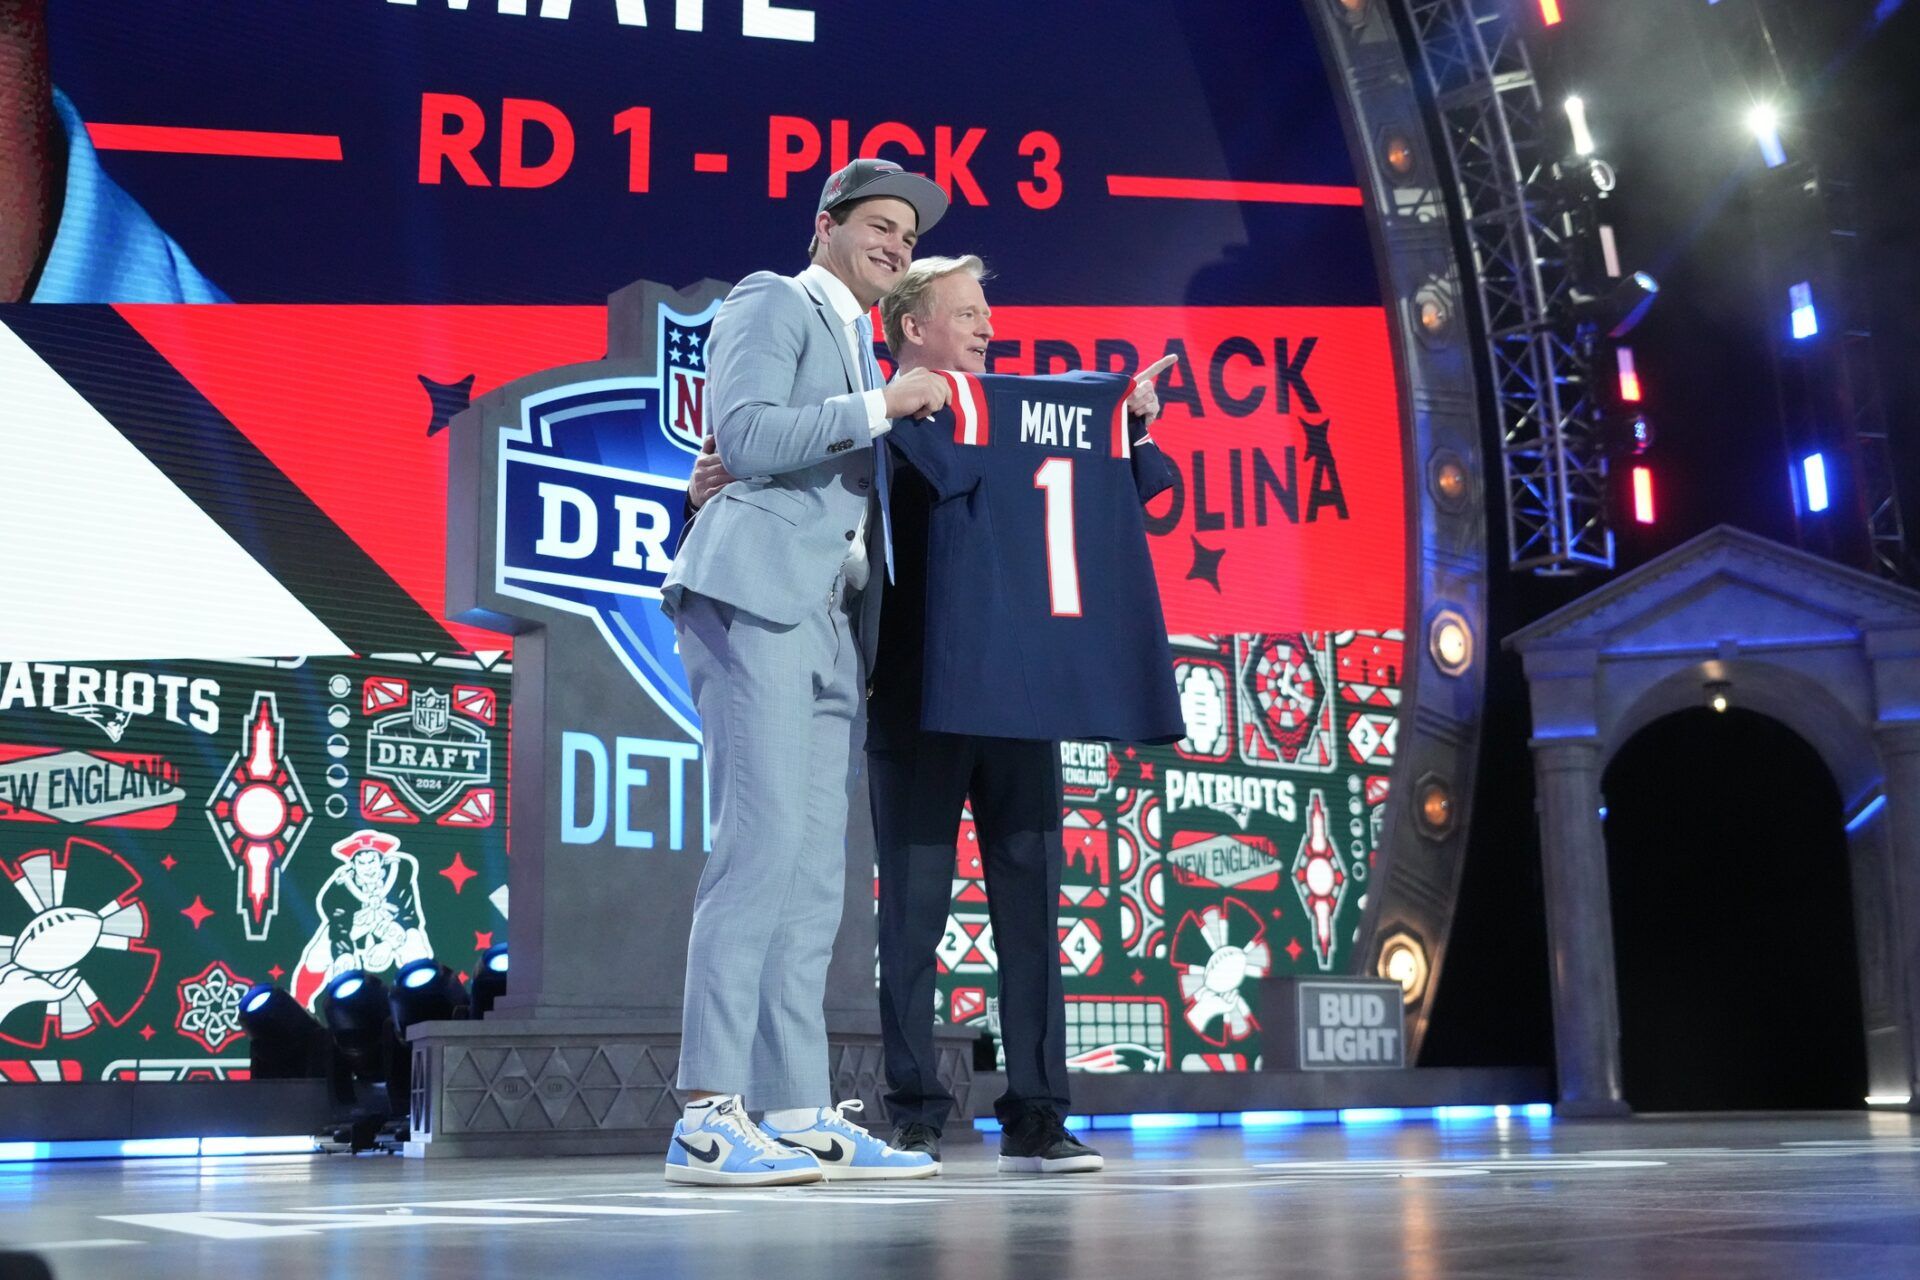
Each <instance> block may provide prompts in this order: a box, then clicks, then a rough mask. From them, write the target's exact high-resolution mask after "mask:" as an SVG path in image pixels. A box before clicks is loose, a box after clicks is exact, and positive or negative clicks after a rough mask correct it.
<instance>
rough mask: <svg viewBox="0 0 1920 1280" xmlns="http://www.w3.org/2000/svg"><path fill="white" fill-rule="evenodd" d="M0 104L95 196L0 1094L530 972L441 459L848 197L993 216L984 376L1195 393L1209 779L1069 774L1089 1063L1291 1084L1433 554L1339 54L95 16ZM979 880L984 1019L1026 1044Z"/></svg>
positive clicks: (56, 326)
mask: <svg viewBox="0 0 1920 1280" xmlns="http://www.w3.org/2000/svg"><path fill="white" fill-rule="evenodd" d="M28 8H32V6H28ZM43 57H44V59H45V61H44V65H45V66H46V67H47V68H49V69H50V74H49V75H47V76H45V77H39V76H37V75H35V74H34V72H33V68H34V67H36V66H38V65H42V64H41V63H40V62H39V61H37V60H38V59H41V58H43ZM0 75H6V76H9V77H11V78H12V80H13V81H14V82H17V83H18V84H20V85H21V86H22V89H21V91H20V92H19V93H16V94H14V95H13V96H12V97H11V98H9V99H7V100H8V101H13V102H21V103H24V104H25V105H24V106H22V107H20V108H19V109H18V111H19V115H18V118H16V119H14V120H11V121H0V130H7V129H12V130H14V131H15V132H16V133H24V132H30V131H31V130H33V129H36V128H38V129H42V130H44V132H45V135H46V136H47V137H49V138H51V139H52V140H53V145H50V146H47V147H42V148H39V149H38V150H36V149H35V148H32V147H27V148H0V156H7V157H11V158H9V159H6V160H0V165H13V166H16V167H17V168H18V170H19V171H18V172H15V173H11V174H10V173H5V172H0V188H3V187H6V186H8V185H9V184H10V183H15V184H20V187H21V189H25V187H26V186H27V185H30V184H38V185H37V186H35V187H34V189H36V190H38V189H45V190H47V191H49V192H51V193H52V194H51V195H50V196H49V200H48V203H47V206H46V207H47V209H48V210H49V215H48V216H47V217H46V218H44V219H42V220H38V221H36V220H35V219H32V218H28V219H24V220H21V221H19V222H18V223H17V224H16V223H13V222H9V223H8V224H7V226H6V227H5V228H0V236H4V237H8V238H9V242H8V243H0V264H4V263H6V262H9V261H11V262H25V263H28V264H31V271H30V278H28V276H27V275H22V277H21V281H22V282H21V285H20V288H19V290H18V294H19V301H18V302H16V303H13V304H11V305H6V306H3V307H0V475H3V476H4V477H5V479H4V480H3V481H0V484H3V485H4V493H5V495H6V500H5V502H4V503H0V537H3V538H4V543H5V549H6V552H7V554H8V558H9V562H10V564H11V565H12V566H13V569H12V571H11V572H10V573H9V574H8V575H6V577H5V580H4V581H0V617H4V618H5V619H6V622H5V624H4V625H0V639H3V640H4V651H0V663H4V665H3V666H0V867H3V868H4V869H5V870H6V872H7V873H8V883H7V884H5V885H0V940H7V941H6V942H5V946H6V950H5V952H4V955H5V957H6V958H5V960H4V963H0V1079H4V1080H8V1081H17V1082H29V1081H36V1080H38V1081H45V1080H78V1079H87V1080H93V1079H101V1078H115V1079H133V1078H139V1079H189V1078H231V1077H233V1076H235V1075H237V1074H243V1073H244V1072H245V1069H246V1061H247V1045H246V1038H245V1035H244V1031H243V1029H242V1028H241V1026H240V1024H239V1020H238V1012H237V995H238V991H239V990H240V989H242V988H244V986H245V985H246V983H247V982H248V981H257V980H270V981H275V982H280V983H283V984H284V985H287V986H288V987H289V988H290V989H292V990H294V992H295V993H296V994H297V995H299V996H300V997H301V998H302V999H308V998H310V997H311V996H312V995H313V993H314V992H315V991H316V990H317V989H318V984H319V983H320V982H322V981H323V980H324V978H325V976H326V975H327V974H328V973H329V972H333V971H337V970H338V969H339V968H340V967H343V966H357V967H363V968H367V969H369V970H371V971H374V972H383V973H384V972H391V970H392V969H393V968H395V967H397V966H398V965H399V964H401V963H404V962H405V961H406V960H408V959H411V958H413V957H415V956H417V955H422V954H433V955H435V956H438V957H440V958H442V959H444V960H445V961H446V962H447V963H449V964H450V965H452V966H453V967H454V968H455V969H456V970H464V971H470V970H471V967H472V965H473V963H474V961H475V959H476V957H477V953H478V951H479V950H480V949H482V948H484V947H485V946H487V945H490V944H491V943H492V942H495V941H502V940H506V939H507V938H508V936H509V933H510V906H511V904H510V902H509V901H508V897H507V894H506V892H505V886H506V878H507V876H506V866H507V857H508V843H509V834H510V832H511V830H512V824H511V804H510V799H511V787H510V785H509V779H508V778H507V776H506V772H507V769H506V761H507V751H506V741H507V735H508V732H509V728H510V716H511V705H510V704H511V698H510V688H509V673H510V670H511V657H510V654H511V648H512V646H511V641H510V639H509V638H508V637H505V636H501V635H497V634H493V633H490V632H486V631H482V630H479V629H476V628H474V627H470V626H466V625H461V624H455V623H450V622H447V621H445V620H444V616H443V615H444V612H445V611H444V608H443V596H444V585H445V584H444V578H445V564H446V553H445V542H446V483H447V439H448V432H447V429H446V428H447V423H448V421H449V419H450V418H451V417H452V416H453V415H455V414H457V413H458V412H459V411H460V410H461V409H463V408H465V407H466V406H467V405H468V404H469V403H470V402H471V401H472V400H473V398H475V397H477V396H479V395H482V394H484V393H485V392H486V391H488V390H489V389H491V388H493V387H497V386H499V385H500V384H502V383H504V382H507V381H509V380H511V379H513V378H516V377H519V376H521V375H524V374H527V373H531V372H534V371H536V370H540V369H544V368H548V367H551V366H554V365H559V364H566V363H572V362H578V361H586V360H592V359H595V358H597V357H599V356H600V355H601V354H602V353H603V352H604V351H605V350H606V345H607V323H608V318H607V317H608V313H607V307H606V304H605V300H606V297H607V295H608V294H609V293H611V292H612V291H614V290H617V289H619V288H621V287H623V286H625V285H627V284H629V283H631V282H634V281H637V280H650V281H654V282H658V283H660V284H662V285H665V286H668V287H672V288H678V287H680V286H683V285H690V284H692V283H693V282H695V281H699V280H702V279H714V280H719V281H723V282H728V281H733V280H737V279H739V278H740V277H742V276H744V275H746V274H747V273H749V272H751V271H755V270H760V269H765V268H773V269H778V270H782V271H786V272H795V271H798V270H799V269H800V268H801V267H803V266H804V265H805V258H804V250H805V246H806V243H807V236H808V233H809V227H810V222H811V215H812V212H813V209H814V205H815V202H816V200H817V198H818V193H819V190H820V185H821V183H822V181H823V180H824V179H825V177H826V175H827V174H828V173H829V172H831V171H832V169H833V168H835V167H837V166H838V165H840V164H841V163H843V162H844V161H845V160H846V159H847V158H849V157H851V156H854V155H880V156H885V157H887V158H890V159H893V160H896V161H898V162H900V163H901V164H903V165H905V166H906V167H908V168H910V169H914V170H918V171H922V172H925V173H926V174H928V175H929V176H930V177H933V178H934V179H935V180H936V181H938V182H940V183H941V185H942V186H943V187H945V188H946V189H947V190H948V192H949V194H950V196H951V197H952V200H953V206H952V210H951V212H950V213H949V214H948V216H947V218H946V219H945V220H944V221H943V222H942V223H941V224H940V226H939V227H938V228H936V229H935V230H934V232H933V233H932V234H930V235H928V236H927V237H926V239H925V240H924V241H923V242H922V244H921V246H920V251H921V252H922V253H932V254H962V253H978V254H980V255H982V256H983V257H984V258H985V259H986V260H987V263H988V265H989V267H990V268H991V269H992V272H993V275H992V277H991V278H990V279H989V280H988V281H987V284H986V288H987V292H988V298H989V300H990V302H991V303H992V305H993V308H994V312H993V324H994V328H995V339H994V342H993V344H992V348H991V351H990V368H991V370H992V371H993V372H997V373H1015V374H1024V373H1047V372H1057V371H1062V370H1067V369H1075V368H1100V369H1113V370H1123V371H1130V370H1133V369H1138V368H1140V367H1143V366H1144V365H1146V364H1147V363H1150V362H1151V361H1153V360H1154V359H1156V358H1158V357H1160V356H1162V355H1167V354H1170V355H1173V356H1174V357H1175V363H1174V365H1173V367H1172V368H1171V369H1169V370H1168V371H1167V373H1166V374H1165V375H1163V376H1162V378H1161V380H1160V383H1159V393H1160V398H1161V400H1162V402H1163V404H1164V405H1165V415H1164V417H1163V418H1162V419H1161V421H1160V422H1159V423H1157V424H1156V425H1155V427H1154V436H1155V439H1156V440H1157V441H1158V442H1159V443H1160V445H1161V446H1162V447H1163V448H1164V449H1165V450H1166V452H1167V453H1168V454H1169V456H1170V457H1171V458H1172V460H1173V461H1174V463H1175V465H1176V468H1177V470H1178V473H1179V483H1178V484H1177V485H1176V486H1175V487H1174V489H1173V490H1172V491H1171V492H1170V493H1167V494H1164V495H1162V496H1161V497H1159V498H1158V499H1156V500H1155V501H1154V502H1153V503H1152V504H1151V505H1150V506H1149V508H1148V528H1149V535H1150V539H1151V550H1152V554H1153V559H1154V564H1155V568H1156V571H1157V574H1158V578H1159V586H1160V590H1161V594H1162V597H1163V600H1164V602H1165V607H1166V616H1167V624H1168V627H1169V630H1170V632H1171V633H1172V634H1173V653H1174V663H1175V678H1176V680H1177V682H1178V686H1179V689H1180V694H1181V700H1182V709H1183V711H1184V713H1185V716H1186V721H1187V725H1188V730H1189V736H1188V737H1187V738H1186V739H1185V740H1184V741H1182V742H1180V743H1178V744H1176V745H1173V746H1168V747H1144V746H1138V745H1129V744H1125V743H1115V744H1103V743H1064V744H1062V746H1061V760H1062V769H1063V778H1064V783H1065V789H1066V800H1065V804H1066V809H1065V813H1064V822H1065V827H1066V837H1067V839H1066V844H1067V858H1068V863H1067V869H1066V876H1065V884H1064V888H1063V891H1062V895H1061V899H1060V902H1059V904H1058V929H1059V939H1060V963H1061V967H1062V972H1063V974H1064V975H1065V982H1066V990H1067V993H1068V1001H1069V1011H1068V1012H1069V1025H1068V1037H1069V1052H1070V1055H1071V1059H1072V1063H1073V1065H1074V1066H1075V1067H1076V1068H1078V1069H1082V1070H1089V1071H1118V1070H1197V1071H1231V1070H1243V1069H1248V1068H1250V1067H1252V1066H1253V1065H1254V1063H1255V1061H1256V1059H1257V1057H1258V1055H1259V1053H1260V1043H1261V1041H1260V1030H1259V1027H1258V1025H1257V1019H1256V1016H1255V1010H1254V1007H1253V1004H1252V1003H1251V1002H1252V1000H1253V994H1254V987H1253V984H1254V983H1256V982H1257V981H1258V980H1259V979H1260V978H1261V977H1262V976H1264V975H1267V974H1269V973H1288V972H1299V973H1321V972H1338V971H1341V970H1343V968H1344V967H1345V964H1346V957H1347V952H1348V949H1349V948H1350V946H1351V944H1352V941H1353V936H1354V931H1355V929H1356V927H1357V926H1358V924H1359V921H1360V918H1361V913H1362V910H1363V908H1364V901H1365V897H1366V894H1367V889H1368V877H1369V873H1370V871H1371V868H1372V859H1373V853H1374V850H1375V848H1376V846H1377V843H1378V839H1379V834H1380V823H1381V815H1382V812H1383V808H1382V806H1383V805H1384V804H1385V803H1386V800H1387V795H1388V785H1389V783H1388V779H1389V773H1390V769H1391V765H1392V761H1393V754H1394V748H1395V739H1396V732H1397V727H1398V717H1399V706H1400V692H1399V686H1400V679H1401V662H1402V659H1401V649H1402V642H1403V631H1404V626H1405V618H1404V611H1405V594H1406V572H1407V565H1406V563H1405V543H1406V529H1407V517H1406V512H1405V510H1404V501H1405V499H1404V492H1405V479H1404V463H1403V459H1402V437H1401V429H1400V421H1399V408H1398V395H1397V390H1396V385H1395V373H1394V368H1393V362H1392V357H1391V354H1390V349H1389V341H1388V332H1387V321H1386V315H1385V312H1384V310H1383V309H1382V306H1381V299H1380V294H1379V286H1378V277H1377V273H1376V271H1375V267H1374V263H1373V259H1372V249H1371V243H1370V240H1369V236H1368V231H1367V225H1366V220H1365V213H1364V210H1363V209H1362V207H1361V194H1360V189H1359V187H1358V186H1357V185H1356V182H1355V177H1354V169H1353V164H1352V161H1351V159H1350V157H1349V154H1348V151H1347V148H1346V142H1345V139H1344V137H1343V134H1342V128H1341V123H1340V116H1339V111H1338V107H1337V103H1336V100H1335V97H1334V94H1333V92H1332V90H1331V88H1330V86H1329V83H1328V79H1327V76H1326V73H1325V71H1324V69H1323V68H1322V66H1321V65H1320V60H1319V57H1318V54H1317V52H1316V50H1315V47H1314V42H1313V39H1312V35H1311V31H1310V29H1309V26H1308V22H1307V19H1306V17H1305V15H1304V14H1303V12H1301V10H1300V9H1299V8H1298V7H1296V6H1295V5H1293V4H1290V3H1283V4H1279V5H1264V6H1246V5H1233V4H1226V3H1170V2H1169V3H1148V2H1146V0H1140V2H1137V3H1116V4H1110V5H1103V6H1100V7H1099V8H1098V9H1097V10H1086V9H1081V8H1076V7H1071V6H1040V5H1032V4H1012V3H1000V2H989V3H982V4H975V5H969V6H948V5H931V6H908V7H901V6H878V5H868V4H862V3H837V4H833V5H827V4H823V3H812V4H804V3H794V4H773V3H769V2H768V0H740V2H739V3H733V2H732V0H728V2H727V3H719V2H716V3H703V2H702V0H678V2H677V3H673V4H669V3H665V2H664V0H654V2H653V3H650V4H649V3H643V0H571V2H569V0H468V2H466V3H460V2H459V0H328V2H327V3H318V2H309V3H298V4H287V5H273V6H260V5H257V4H242V3H237V2H229V0H204V2H196V3H190V4H181V5H167V6H127V5H122V4H110V3H105V2H104V0H51V3H49V4H48V5H47V6H46V10H45V16H44V20H40V19H38V18H36V17H34V16H32V15H29V16H28V17H26V18H24V19H22V20H21V22H19V23H18V24H15V25H14V26H11V27H8V28H5V29H0ZM10 109H12V108H10ZM0 278H3V277H0ZM695 328H697V326H695ZM699 336H700V335H699V334H698V333H697V332H693V331H692V330H690V331H689V337H690V338H693V339H695V340H696V341H697V339H698V338H699ZM881 355H882V357H883V358H884V355H885V353H884V351H883V352H881ZM661 359H662V362H663V368H662V369H661V370H660V377H661V379H662V380H663V383H664V382H665V381H668V380H670V379H671V378H673V377H674V376H684V377H686V378H688V379H691V382H690V383H689V385H697V384H698V383H699V381H700V380H701V379H703V378H704V372H705V368H704V361H703V358H702V357H701V355H700V354H699V352H698V348H697V346H696V347H693V348H690V349H687V350H684V351H676V352H675V353H674V354H673V355H672V356H670V357H669V356H668V355H666V354H663V355H662V357H661ZM669 360H671V361H673V362H675V363H674V364H673V365H672V367H664V366H666V365H667V362H668V361H669ZM687 461H688V463H689V464H690V463H691V454H689V455H688V458H687ZM274 654H285V655H292V656H288V657H280V658H272V657H267V656H264V655H274ZM662 660H663V661H667V660H671V655H670V654H666V655H663V656H662ZM883 660H884V659H883ZM1089 660H1090V661H1095V660H1097V655H1090V656H1089ZM972 839H973V832H972V826H971V822H970V821H969V822H966V823H963V826H962V833H961V840H960V846H959V848H958V849H957V850H956V863H955V869H954V876H953V901H952V906H951V912H950V916H949V920H948V927H947V930H946V934H945V937H944V938H943V940H942V942H941V944H940V966H941V979H940V990H939V1001H940V1003H939V1014H940V1016H941V1017H942V1018H943V1019H945V1020H947V1021H951V1022H955V1023H960V1024H965V1025H969V1026H978V1027H982V1028H987V1029H991V1028H993V1027H994V1026H996V1025H997V1016H998V1000H997V988H996V985H995V984H996V961H995V954H994V947H993V940H992V935H991V929H990V927H989V924H988V916H987V909H986V903H985V898H984V892H983V886H982V882H981V876H980V869H979V864H978V860H977V859H976V858H974V857H973V856H972V855H971V853H970V846H971V843H972ZM634 980H635V981H641V980H646V979H645V976H644V975H635V976H634ZM673 981H674V982H676V983H677V981H678V978H677V975H675V976H674V978H673Z"/></svg>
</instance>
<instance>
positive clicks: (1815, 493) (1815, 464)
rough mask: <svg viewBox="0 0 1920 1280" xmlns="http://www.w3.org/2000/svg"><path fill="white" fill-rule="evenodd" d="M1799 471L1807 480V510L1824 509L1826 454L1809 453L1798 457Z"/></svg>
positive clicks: (1825, 504)
mask: <svg viewBox="0 0 1920 1280" xmlns="http://www.w3.org/2000/svg"><path fill="white" fill-rule="evenodd" d="M1800 472H1801V474H1802V475H1804V476H1805V477H1806V480H1807V510H1809V511H1825V510H1826V509H1827V459H1826V455H1824V454H1819V453H1810V454H1808V455H1807V456H1806V457H1804V458H1802V459H1800Z"/></svg>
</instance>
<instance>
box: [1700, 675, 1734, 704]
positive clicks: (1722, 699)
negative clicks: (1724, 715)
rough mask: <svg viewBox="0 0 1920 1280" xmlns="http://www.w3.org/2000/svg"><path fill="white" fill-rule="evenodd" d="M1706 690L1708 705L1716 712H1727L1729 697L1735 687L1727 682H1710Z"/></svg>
mask: <svg viewBox="0 0 1920 1280" xmlns="http://www.w3.org/2000/svg"><path fill="white" fill-rule="evenodd" d="M1706 689H1707V705H1708V706H1709V707H1712V708H1713V709H1714V710H1715V711H1725V710H1726V709H1727V706H1728V697H1729V695H1730V694H1731V693H1732V692H1733V686H1732V685H1731V684H1729V683H1728V682H1727V681H1725V680H1709V681H1707V685H1706Z"/></svg>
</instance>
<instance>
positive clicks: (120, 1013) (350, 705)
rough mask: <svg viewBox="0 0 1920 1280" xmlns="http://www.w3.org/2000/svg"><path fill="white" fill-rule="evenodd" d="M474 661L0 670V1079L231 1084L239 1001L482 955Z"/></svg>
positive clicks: (500, 935)
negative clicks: (348, 975) (346, 976)
mask: <svg viewBox="0 0 1920 1280" xmlns="http://www.w3.org/2000/svg"><path fill="white" fill-rule="evenodd" d="M508 683H509V675H508V664H506V663H505V662H503V661H501V660H500V659H499V657H498V655H487V654H481V655H461V656H437V655H431V654H425V655H403V656H388V657H375V658H314V659H286V660H274V661H263V662H244V663H243V662H226V663H203V662H190V663H165V664H154V663H138V664H132V663H128V664H112V663H96V664H63V663H24V662H15V663H7V664H0V872H4V874H5V877H6V879H5V880H4V881H0V1080H5V1081H8V1082H20V1083H25V1082H33V1081H53V1080H100V1079H112V1080H133V1079H140V1080H187V1079H236V1078H244V1077H245V1075H246V1068H247V1040H246V1035H245V1032H244V1031H243V1030H242V1028H241V1026H240V1020H239V1004H240V995H241V993H242V992H243V991H245V989H246V988H247V986H248V985H249V984H251V983H254V982H274V983H276V984H278V985H280V986H283V987H286V988H287V989H289V990H290V991H292V992H293V993H294V994H295V995H296V996H298V997H299V998H300V999H301V1000H303V1001H306V1002H308V1003H311V1002H312V1001H313V1000H314V999H315V997H316V996H317V995H318V992H319V990H320V989H321V987H322V986H323V985H324V984H325V982H326V981H327V979H328V978H329V977H330V976H332V975H334V974H336V973H339V972H341V971H343V970H345V969H349V968H361V969H365V970H367V971H368V972H372V973H376V974H381V975H391V974H392V973H393V971H395V970H396V969H398V968H399V967H400V966H401V965H402V964H405V963H406V962H408V961H410V960H413V959H416V958H420V957H423V956H433V957H436V958H438V959H439V960H441V961H442V962H443V963H445V964H447V965H449V966H451V967H452V968H453V969H455V970H456V971H458V972H461V973H463V974H467V973H471V970H472V966H473V963H474V959H475V956H476V954H477V952H478V951H479V950H481V949H483V948H485V947H487V946H490V945H492V944H493V943H494V942H498V941H505V939H506V919H507V908H508V901H507V894H506V880H507V874H506V857H507V827H506V819H507V790H506V766H507V753H506V735H507V694H508Z"/></svg>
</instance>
